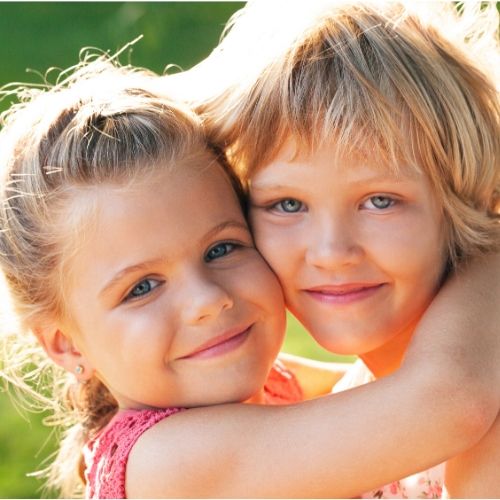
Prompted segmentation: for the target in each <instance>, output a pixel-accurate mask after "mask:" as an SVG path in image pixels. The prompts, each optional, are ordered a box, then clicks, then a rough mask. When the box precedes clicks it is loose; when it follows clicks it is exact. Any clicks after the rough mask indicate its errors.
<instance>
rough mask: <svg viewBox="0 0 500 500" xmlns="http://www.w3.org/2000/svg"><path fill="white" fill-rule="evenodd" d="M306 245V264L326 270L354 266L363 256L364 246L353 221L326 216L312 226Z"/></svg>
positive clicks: (330, 215)
mask: <svg viewBox="0 0 500 500" xmlns="http://www.w3.org/2000/svg"><path fill="white" fill-rule="evenodd" d="M308 236H309V238H308V240H309V241H308V242H305V244H306V252H305V254H306V255H305V259H306V263H307V264H309V265H311V266H314V267H317V268H320V269H326V270H335V269H338V268H342V267H344V266H349V265H354V264H356V263H358V262H359V261H360V259H361V258H362V255H363V250H362V245H361V243H360V241H359V238H358V237H357V234H356V228H355V225H354V223H353V222H352V221H349V220H348V219H347V218H345V217H335V216H332V214H326V215H324V216H323V217H321V218H320V219H318V220H316V221H315V222H314V223H313V224H311V226H310V232H309V235H308Z"/></svg>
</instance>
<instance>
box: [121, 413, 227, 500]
mask: <svg viewBox="0 0 500 500" xmlns="http://www.w3.org/2000/svg"><path fill="white" fill-rule="evenodd" d="M216 422H217V412H216V411H210V409H207V408H197V409H190V410H186V411H182V412H179V413H176V414H174V415H172V416H170V417H168V418H165V419H163V420H161V421H160V422H158V423H157V424H155V425H154V426H153V427H151V428H150V429H148V430H147V431H146V432H145V433H144V434H142V435H141V437H140V438H139V439H138V440H137V442H136V444H135V445H134V447H133V448H132V451H131V453H130V456H129V459H128V463H127V470H126V492H127V497H128V498H169V497H176V498H182V497H207V496H212V494H211V492H217V491H218V488H219V486H218V485H219V484H220V482H223V481H224V479H225V472H224V471H229V470H230V469H231V468H230V467H229V464H227V463H225V462H226V461H227V457H228V456H230V455H231V454H232V451H234V450H232V446H233V445H232V443H231V440H230V439H227V438H226V437H225V435H224V432H222V430H223V427H222V426H220V425H219V426H218V425H216ZM230 434H231V433H229V435H230Z"/></svg>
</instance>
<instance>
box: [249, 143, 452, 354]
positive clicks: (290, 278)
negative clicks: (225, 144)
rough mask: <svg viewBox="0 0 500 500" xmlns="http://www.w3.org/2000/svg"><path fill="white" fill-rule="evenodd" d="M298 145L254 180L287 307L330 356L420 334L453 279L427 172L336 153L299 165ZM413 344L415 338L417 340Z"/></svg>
mask: <svg viewBox="0 0 500 500" xmlns="http://www.w3.org/2000/svg"><path fill="white" fill-rule="evenodd" d="M292 152H293V143H292V142H289V143H288V144H287V145H286V146H285V147H284V148H283V150H282V152H281V153H280V154H279V155H278V156H277V157H276V158H275V159H274V161H272V162H271V163H270V164H269V165H267V166H265V167H264V168H262V169H260V170H259V171H257V173H256V174H255V175H254V176H253V177H252V178H251V186H250V198H251V208H250V221H251V226H252V229H253V231H254V237H255V241H256V244H257V247H258V248H259V250H260V251H261V253H262V254H263V256H264V257H265V259H266V260H267V262H268V263H269V264H270V265H271V267H272V268H273V270H274V271H275V273H276V274H277V275H278V278H279V280H280V282H281V285H282V287H283V290H284V293H285V299H286V303H287V306H288V307H289V309H290V310H291V312H292V313H293V314H294V315H295V316H297V318H298V319H299V320H300V321H301V322H302V323H303V325H304V326H305V327H306V328H307V329H308V330H309V332H310V333H311V335H312V336H313V337H314V338H315V339H316V340H317V341H318V342H319V343H320V344H321V345H322V346H324V347H325V348H326V349H328V350H330V351H334V352H338V353H344V354H347V353H349V354H363V353H367V352H371V351H374V350H376V349H378V348H381V347H383V346H384V345H387V344H388V343H389V342H390V341H393V340H395V339H396V337H398V336H403V335H407V336H408V335H411V332H412V331H413V328H414V326H415V323H416V322H417V321H418V319H419V317H420V316H421V314H422V313H423V311H424V310H425V309H426V307H427V306H428V305H429V303H430V301H431V300H432V298H433V297H434V295H435V293H436V291H437V289H438V287H439V283H440V280H441V277H442V274H443V269H444V263H445V250H444V249H445V244H444V237H443V219H442V215H441V210H440V208H439V206H438V204H437V203H436V201H435V200H434V196H433V193H432V190H431V187H430V185H429V183H428V181H427V179H426V177H425V176H424V175H422V174H418V173H416V172H415V171H413V170H410V168H403V169H402V173H401V175H400V176H399V177H396V176H395V175H394V174H392V173H391V172H390V171H389V170H388V169H387V168H384V167H381V166H379V165H378V164H377V162H376V159H374V160H373V161H370V160H362V159H356V158H347V159H345V158H344V159H343V160H340V161H337V162H335V161H334V160H333V158H334V156H333V153H334V147H333V146H325V147H322V148H319V149H318V150H317V151H316V152H315V153H313V154H311V155H309V156H304V155H302V156H301V155H299V156H298V157H297V158H296V159H295V160H293V161H292V160H291V158H292ZM408 338H409V337H408Z"/></svg>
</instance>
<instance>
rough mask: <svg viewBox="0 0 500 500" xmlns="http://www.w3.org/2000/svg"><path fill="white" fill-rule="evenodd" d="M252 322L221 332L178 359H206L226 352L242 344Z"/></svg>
mask: <svg viewBox="0 0 500 500" xmlns="http://www.w3.org/2000/svg"><path fill="white" fill-rule="evenodd" d="M252 326H253V324H251V325H250V326H247V327H245V328H235V329H231V330H230V331H228V332H225V333H223V334H222V335H219V336H217V337H215V338H213V339H210V340H209V341H208V342H205V343H204V344H202V345H201V346H199V347H197V348H196V350H194V351H193V352H191V353H190V354H188V355H187V356H182V357H181V358H180V359H207V358H213V357H216V356H220V355H222V354H226V353H228V352H231V351H233V350H235V349H237V348H238V347H239V346H240V345H242V344H243V343H244V342H245V341H246V339H247V338H248V336H249V334H250V330H251V328H252Z"/></svg>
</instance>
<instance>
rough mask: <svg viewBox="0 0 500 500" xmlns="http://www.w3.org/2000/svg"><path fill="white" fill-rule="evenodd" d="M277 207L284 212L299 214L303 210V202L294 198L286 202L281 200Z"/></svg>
mask: <svg viewBox="0 0 500 500" xmlns="http://www.w3.org/2000/svg"><path fill="white" fill-rule="evenodd" d="M276 207H277V208H279V209H280V210H281V211H283V212H287V213H290V214H293V213H295V212H299V211H300V210H301V209H302V202H300V201H299V200H296V199H294V198H287V199H286V200H281V201H280V202H278V203H277V204H276Z"/></svg>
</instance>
